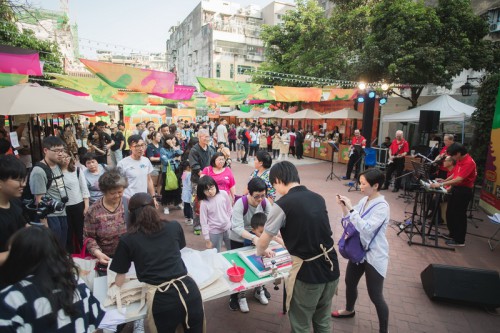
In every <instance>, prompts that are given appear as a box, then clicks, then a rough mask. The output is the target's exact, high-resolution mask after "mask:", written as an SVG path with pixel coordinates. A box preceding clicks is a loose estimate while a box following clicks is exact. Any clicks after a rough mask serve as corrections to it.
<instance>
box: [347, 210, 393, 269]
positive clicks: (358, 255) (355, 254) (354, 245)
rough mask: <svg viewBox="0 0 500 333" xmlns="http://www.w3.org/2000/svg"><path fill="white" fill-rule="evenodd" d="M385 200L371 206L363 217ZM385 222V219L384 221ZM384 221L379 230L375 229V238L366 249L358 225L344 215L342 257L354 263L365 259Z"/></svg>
mask: <svg viewBox="0 0 500 333" xmlns="http://www.w3.org/2000/svg"><path fill="white" fill-rule="evenodd" d="M381 203H383V202H379V203H376V204H375V205H373V206H371V207H370V208H369V209H368V210H367V211H366V212H364V213H363V214H362V215H361V218H363V217H365V216H366V214H368V213H369V212H370V210H372V208H373V207H375V206H377V205H378V204H381ZM384 222H385V221H384ZM384 222H382V224H381V225H380V227H378V229H377V231H375V235H373V238H372V239H371V241H370V243H369V244H368V247H367V248H366V249H365V248H363V245H362V244H361V239H360V237H359V232H358V230H356V227H355V226H354V225H353V224H352V222H351V221H349V217H344V218H342V221H341V223H342V227H344V232H343V233H342V237H340V239H339V243H338V246H339V252H340V254H341V255H342V257H344V258H346V259H349V260H350V261H352V262H353V263H355V264H357V263H359V262H361V261H362V260H363V258H364V257H365V256H366V252H368V251H370V245H371V244H372V242H373V240H374V239H375V237H377V234H378V232H379V231H380V229H381V228H382V226H383V225H384Z"/></svg>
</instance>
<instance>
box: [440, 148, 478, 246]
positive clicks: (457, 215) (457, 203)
mask: <svg viewBox="0 0 500 333" xmlns="http://www.w3.org/2000/svg"><path fill="white" fill-rule="evenodd" d="M446 153H447V154H448V155H449V156H451V157H452V158H453V159H454V160H455V161H456V162H457V164H456V165H455V168H454V169H453V174H452V175H451V176H450V177H448V178H446V179H445V180H444V181H442V182H441V183H440V184H436V183H435V184H431V187H433V188H437V187H440V186H444V187H446V186H451V190H450V193H451V195H450V197H449V200H448V208H447V209H446V221H447V223H448V230H449V231H450V234H449V238H450V239H449V240H447V241H446V245H448V246H465V235H466V233H467V208H468V207H469V202H470V201H471V200H472V189H473V187H474V182H475V181H476V177H477V171H476V162H474V160H473V159H472V157H471V156H470V155H469V154H467V148H465V147H464V146H463V145H462V144H461V143H458V142H455V143H453V144H452V145H450V146H449V147H448V149H447V150H446Z"/></svg>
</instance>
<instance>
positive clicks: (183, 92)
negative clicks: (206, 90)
mask: <svg viewBox="0 0 500 333" xmlns="http://www.w3.org/2000/svg"><path fill="white" fill-rule="evenodd" d="M195 91H196V87H193V86H181V85H175V86H174V92H173V93H167V94H154V95H156V96H158V97H163V98H166V99H171V100H175V101H188V100H190V99H191V97H193V93H194V92H195Z"/></svg>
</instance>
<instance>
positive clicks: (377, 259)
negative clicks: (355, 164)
mask: <svg viewBox="0 0 500 333" xmlns="http://www.w3.org/2000/svg"><path fill="white" fill-rule="evenodd" d="M384 178H385V177H384V174H383V173H382V172H381V171H380V170H378V169H369V170H366V171H365V172H363V173H361V174H360V176H359V182H360V187H361V192H363V193H364V194H365V195H366V196H365V197H364V198H362V199H361V200H360V201H359V203H358V204H357V205H355V206H352V204H351V201H350V200H349V198H347V197H345V196H341V195H337V203H338V204H339V205H340V207H341V208H342V214H343V216H344V217H349V220H350V221H351V223H352V224H353V225H354V227H355V228H356V230H357V231H358V232H359V235H360V239H361V244H362V245H363V247H364V248H365V249H366V248H367V247H368V244H370V242H371V244H370V247H369V251H367V252H366V255H365V258H364V259H363V260H362V261H361V262H359V263H353V262H351V261H350V260H349V263H348V264H347V270H346V275H345V283H346V308H345V309H344V310H338V311H334V312H332V317H334V318H351V317H354V315H355V314H356V312H355V311H354V304H355V303H356V299H357V297H358V283H359V280H360V279H361V277H362V276H363V274H365V276H366V285H367V289H368V295H369V296H370V300H371V301H372V303H373V304H374V305H375V308H376V310H377V315H378V319H379V331H380V332H383V333H386V332H387V328H388V323H389V308H388V306H387V303H386V302H385V300H384V295H383V286H384V279H385V276H386V273H387V265H388V262H389V243H388V242H387V238H386V236H385V231H386V229H387V224H388V222H389V216H390V209H389V204H388V203H387V201H385V198H384V196H383V195H381V194H380V192H379V190H380V188H381V187H382V184H383V183H384ZM372 239H373V241H372Z"/></svg>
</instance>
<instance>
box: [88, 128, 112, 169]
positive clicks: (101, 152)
mask: <svg viewBox="0 0 500 333" xmlns="http://www.w3.org/2000/svg"><path fill="white" fill-rule="evenodd" d="M87 146H88V147H89V148H88V149H89V152H91V153H94V154H95V156H96V160H97V162H98V163H99V164H108V160H107V156H108V152H107V148H106V141H105V140H104V137H103V136H102V135H101V134H99V132H98V131H97V130H95V131H93V132H90V133H89V137H88V141H87Z"/></svg>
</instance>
